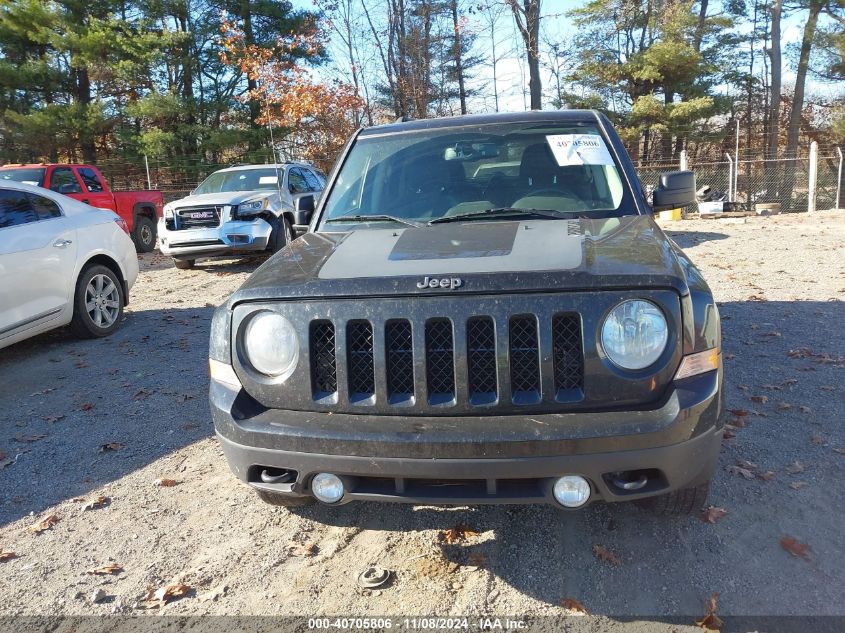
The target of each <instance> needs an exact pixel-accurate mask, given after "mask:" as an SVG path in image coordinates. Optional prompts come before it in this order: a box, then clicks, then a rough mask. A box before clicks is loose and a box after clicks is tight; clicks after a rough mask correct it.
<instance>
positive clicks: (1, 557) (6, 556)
mask: <svg viewBox="0 0 845 633" xmlns="http://www.w3.org/2000/svg"><path fill="white" fill-rule="evenodd" d="M17 557H18V555H17V554H15V553H14V552H4V551H0V563H5V562H6V561H10V560H12V559H13V558H17Z"/></svg>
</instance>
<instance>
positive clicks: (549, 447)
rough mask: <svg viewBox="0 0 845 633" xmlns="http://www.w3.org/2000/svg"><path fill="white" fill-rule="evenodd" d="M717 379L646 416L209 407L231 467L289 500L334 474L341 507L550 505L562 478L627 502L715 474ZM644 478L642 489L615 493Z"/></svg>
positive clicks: (690, 384)
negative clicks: (270, 477)
mask: <svg viewBox="0 0 845 633" xmlns="http://www.w3.org/2000/svg"><path fill="white" fill-rule="evenodd" d="M719 374H720V372H718V373H717V372H711V373H710V374H705V375H702V376H699V377H697V378H694V379H689V380H686V381H684V383H683V384H679V385H675V386H673V388H672V389H670V391H669V393H667V396H666V398H665V399H664V401H663V402H662V403H660V405H659V406H657V407H656V408H654V409H652V410H648V411H626V412H618V411H617V412H600V413H567V414H553V415H545V416H532V417H521V416H507V417H504V416H489V417H477V418H468V417H467V418H420V417H416V418H414V417H407V418H401V417H393V416H350V415H326V414H323V413H313V412H301V411H282V410H267V409H264V410H251V409H250V407H249V406H248V405H247V406H244V400H246V401H247V402H248V401H249V400H250V399H249V398H248V396H247V397H246V398H244V395H245V394H243V392H239V391H237V390H234V389H231V388H229V387H226V386H225V385H223V384H220V383H215V382H212V386H211V406H212V413H213V416H214V421H215V427H216V430H217V435H218V438H219V440H220V442H221V445H222V447H223V451H224V453H225V455H226V458H227V460H228V462H229V465H230V467H231V468H232V471H233V472H234V473H235V474H236V475H237V476H238V478H239V479H241V480H242V481H244V482H246V483H249V484H250V485H251V486H253V487H254V488H257V489H263V490H266V491H268V492H275V493H278V494H281V495H285V496H291V497H297V496H302V495H309V494H310V488H309V485H310V480H311V479H312V478H313V476H314V475H316V474H317V473H320V472H329V473H333V474H336V475H339V476H341V477H342V478H343V479H344V483H345V489H346V494H345V496H344V498H343V502H346V501H355V500H370V501H400V502H406V503H430V504H480V503H545V502H548V503H554V498H553V497H552V495H551V486H552V484H553V482H554V480H555V479H556V478H558V477H560V476H562V475H567V474H577V475H581V476H583V477H585V478H587V479H588V480H589V481H590V484H591V487H592V491H593V492H592V497H591V499H592V500H598V499H602V500H604V501H626V500H633V499H639V498H644V497H649V496H654V495H658V494H663V493H666V492H670V491H672V490H675V489H679V488H685V487H689V486H693V485H697V484H699V483H703V482H705V481H707V480H708V479H709V478H710V476H711V475H712V473H713V470H714V469H715V467H716V463H717V460H718V454H719V447H720V444H721V436H722V429H721V425H720V418H721V413H722V411H721V408H722V404H721V400H720V398H721V391H720V386H721V376H720V375H719ZM283 470H284V471H289V472H290V473H291V474H292V476H291V478H290V480H289V481H286V482H285V483H266V482H265V481H262V477H261V473H262V472H263V471H266V472H269V473H271V474H272V473H278V472H280V471H283ZM265 474H266V473H265ZM643 478H645V480H646V481H645V483H644V484H642V485H641V487H638V488H634V489H625V488H623V487H621V486H620V485H618V484H619V483H620V481H622V480H627V481H632V480H637V479H640V480H642V479H643ZM265 479H266V477H265Z"/></svg>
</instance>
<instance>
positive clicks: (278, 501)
mask: <svg viewBox="0 0 845 633" xmlns="http://www.w3.org/2000/svg"><path fill="white" fill-rule="evenodd" d="M255 492H256V493H257V494H258V498H259V499H261V500H262V501H263V502H264V503H269V504H270V505H271V506H282V507H285V508H301V507H303V506H310V505H311V504H313V503H314V499H312V498H311V497H286V496H284V495H280V494H278V493H275V492H267V491H266V490H256V491H255Z"/></svg>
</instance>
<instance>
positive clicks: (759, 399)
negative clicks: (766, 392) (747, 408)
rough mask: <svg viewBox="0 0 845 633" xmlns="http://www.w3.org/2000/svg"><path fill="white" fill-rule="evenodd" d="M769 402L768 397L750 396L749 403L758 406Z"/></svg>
mask: <svg viewBox="0 0 845 633" xmlns="http://www.w3.org/2000/svg"><path fill="white" fill-rule="evenodd" d="M768 401H769V396H751V402H757V403H758V404H766V403H767V402H768Z"/></svg>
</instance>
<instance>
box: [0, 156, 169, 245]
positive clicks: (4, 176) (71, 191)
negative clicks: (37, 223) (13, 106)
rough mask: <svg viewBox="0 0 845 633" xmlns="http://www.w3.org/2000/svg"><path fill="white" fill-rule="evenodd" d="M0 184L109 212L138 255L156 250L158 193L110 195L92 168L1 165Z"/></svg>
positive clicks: (161, 204)
mask: <svg viewBox="0 0 845 633" xmlns="http://www.w3.org/2000/svg"><path fill="white" fill-rule="evenodd" d="M3 180H16V181H18V182H25V183H27V184H30V185H37V186H39V187H46V188H48V189H51V190H52V191H55V192H57V193H63V194H65V195H66V196H70V197H71V198H75V199H76V200H80V201H82V202H84V203H86V204H90V205H91V206H92V207H99V208H101V209H110V210H111V211H114V212H115V213H117V214H118V215H119V216H120V217H121V218H123V219H124V220H125V221H126V225H127V226H128V227H129V234H130V235H131V236H132V241H133V242H135V248H136V249H137V250H138V251H139V252H141V253H149V252H150V251H151V250H153V248H155V243H156V226H157V225H158V218H160V217H161V214H162V209H163V208H164V196H163V195H162V193H161V192H160V191H111V190H110V189H109V186H108V184H106V181H105V179H104V178H103V175H102V174H101V173H100V170H99V169H97V168H96V167H94V166H93V165H70V164H47V163H37V164H29V165H24V164H19V165H3V166H0V182H2V181H3Z"/></svg>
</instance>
